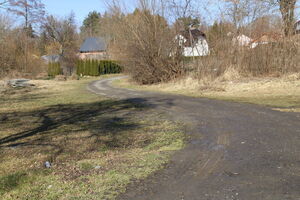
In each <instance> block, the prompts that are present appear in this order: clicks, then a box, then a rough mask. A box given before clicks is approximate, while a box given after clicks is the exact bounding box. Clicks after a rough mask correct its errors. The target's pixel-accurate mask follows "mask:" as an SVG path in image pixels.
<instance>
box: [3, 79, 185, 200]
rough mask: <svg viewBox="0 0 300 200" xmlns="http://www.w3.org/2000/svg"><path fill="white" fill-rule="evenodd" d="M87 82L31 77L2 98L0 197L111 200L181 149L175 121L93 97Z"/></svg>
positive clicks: (144, 108)
mask: <svg viewBox="0 0 300 200" xmlns="http://www.w3.org/2000/svg"><path fill="white" fill-rule="evenodd" d="M92 80H94V79H82V80H80V81H66V82H57V81H53V80H48V81H47V80H43V81H36V82H35V84H36V87H35V88H32V89H21V90H17V91H16V90H10V91H5V95H3V96H1V100H0V101H1V103H2V104H3V105H5V107H1V108H0V119H1V121H0V125H1V130H0V195H1V199H4V200H14V199H31V200H38V199H47V200H48V199H53V200H54V199H115V198H116V197H117V195H118V194H119V193H120V192H123V191H125V188H126V186H127V184H128V183H130V181H131V180H135V179H142V178H145V177H147V176H148V175H150V174H151V173H153V172H154V171H156V170H158V169H161V168H163V166H164V165H165V163H167V162H168V159H169V157H170V155H171V154H172V153H173V152H174V151H175V150H179V149H181V148H183V146H184V134H183V133H182V131H181V127H182V125H180V124H175V123H173V122H170V121H168V120H166V119H165V118H164V117H163V114H161V113H153V111H151V110H150V109H149V108H148V107H147V106H145V105H139V104H135V103H132V102H130V101H126V100H119V101H118V100H110V99H106V98H104V97H101V96H98V95H94V94H92V93H90V92H88V91H87V90H86V86H87V84H88V83H89V82H91V81H92ZM158 116H159V117H158ZM45 161H50V162H51V164H52V167H51V169H46V168H45V167H44V163H45Z"/></svg>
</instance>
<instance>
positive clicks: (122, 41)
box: [111, 0, 182, 84]
mask: <svg viewBox="0 0 300 200" xmlns="http://www.w3.org/2000/svg"><path fill="white" fill-rule="evenodd" d="M113 6H115V5H113ZM162 9H163V6H162V4H161V2H160V1H155V0H152V1H150V0H139V8H138V9H137V10H136V11H135V12H133V13H131V14H127V15H123V14H122V13H120V9H116V8H115V7H113V10H114V12H112V14H111V16H112V17H111V19H112V22H111V26H114V28H115V40H114V42H113V44H112V45H111V48H112V53H113V56H114V58H116V59H118V60H121V61H123V64H124V65H125V70H126V71H127V72H129V73H130V74H131V75H132V77H133V79H134V80H136V81H137V82H139V83H141V84H152V83H157V82H164V81H168V80H171V79H174V78H176V77H178V76H180V75H181V73H182V67H181V66H180V61H181V59H182V55H181V52H179V51H177V50H178V49H177V47H178V46H179V45H178V43H177V42H176V41H175V35H176V33H175V32H174V31H173V30H172V29H170V27H169V26H168V23H167V21H166V19H165V18H164V17H163V16H162V13H164V12H163V10H162Z"/></svg>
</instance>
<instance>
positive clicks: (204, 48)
mask: <svg viewBox="0 0 300 200" xmlns="http://www.w3.org/2000/svg"><path fill="white" fill-rule="evenodd" d="M176 39H177V40H178V41H179V45H180V46H182V47H183V55H184V56H186V57H198V56H208V55H209V54H210V51H209V46H208V42H207V40H206V36H205V34H204V33H203V32H202V31H200V30H199V29H190V30H188V31H182V32H181V33H180V34H178V35H177V37H176Z"/></svg>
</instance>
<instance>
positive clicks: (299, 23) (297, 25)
mask: <svg viewBox="0 0 300 200" xmlns="http://www.w3.org/2000/svg"><path fill="white" fill-rule="evenodd" d="M295 32H296V34H300V20H299V21H297V22H296V23H295Z"/></svg>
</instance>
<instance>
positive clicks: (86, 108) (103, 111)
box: [0, 99, 151, 157]
mask: <svg viewBox="0 0 300 200" xmlns="http://www.w3.org/2000/svg"><path fill="white" fill-rule="evenodd" d="M150 107H151V106H150V105H147V104H146V100H144V99H128V100H119V101H114V100H106V101H100V102H95V103H85V104H65V105H55V106H51V107H47V108H43V109H40V110H35V111H30V112H19V113H5V114H0V119H1V115H5V118H3V119H4V120H2V121H0V126H2V127H5V126H9V127H16V128H17V130H21V131H19V132H15V133H12V134H10V135H8V136H6V137H3V138H0V149H1V148H8V147H10V148H21V147H31V148H32V147H37V148H43V149H47V151H51V154H53V156H54V157H56V156H58V155H59V154H61V153H63V152H65V151H67V150H68V149H70V148H71V147H70V146H72V149H75V150H76V148H77V149H81V148H82V150H81V151H86V150H87V149H89V150H91V151H92V150H94V149H95V148H100V147H99V145H100V146H101V145H102V147H101V148H106V149H107V148H118V147H120V148H122V147H124V146H126V145H128V144H129V143H130V141H129V140H130V138H128V136H129V137H130V135H128V132H130V131H131V130H134V129H137V128H139V126H140V125H139V124H138V123H137V122H136V120H134V119H133V117H134V116H135V114H136V113H140V114H142V113H143V112H144V111H146V110H148V109H149V108H150ZM93 144H95V145H93ZM76 145H78V147H76ZM83 146H86V147H83Z"/></svg>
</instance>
